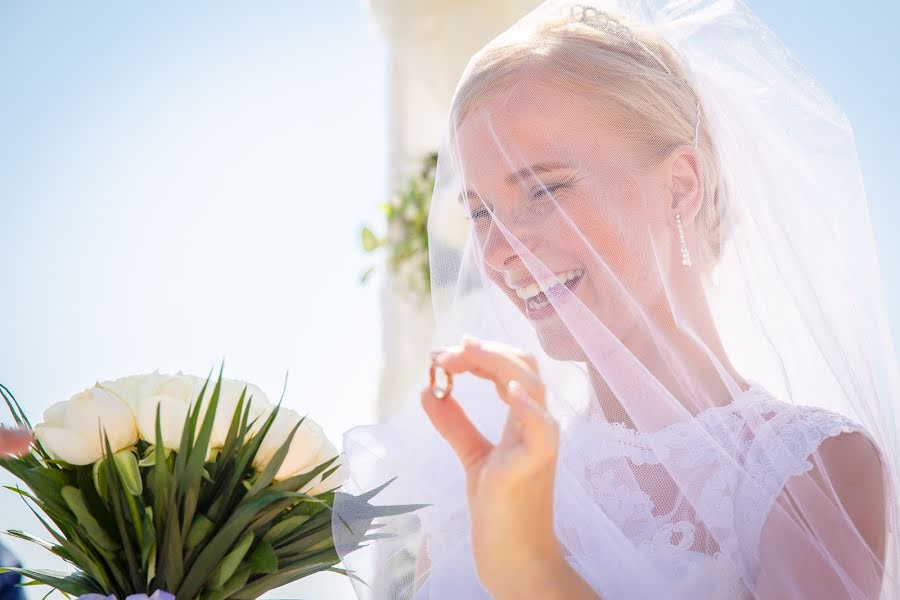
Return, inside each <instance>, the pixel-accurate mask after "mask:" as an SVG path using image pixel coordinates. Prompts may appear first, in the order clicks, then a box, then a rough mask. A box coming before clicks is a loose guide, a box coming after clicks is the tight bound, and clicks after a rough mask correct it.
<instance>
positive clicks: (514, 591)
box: [334, 0, 900, 599]
mask: <svg viewBox="0 0 900 600" xmlns="http://www.w3.org/2000/svg"><path fill="white" fill-rule="evenodd" d="M606 5H609V6H608V7H607V6H606ZM459 214H464V215H465V217H466V218H468V219H470V221H471V224H470V225H471V233H470V235H469V238H468V242H467V243H466V245H465V247H464V249H463V251H462V252H461V253H460V252H457V251H454V250H452V249H451V248H452V247H451V246H449V245H447V244H446V243H444V241H443V239H442V235H443V232H444V231H445V230H446V229H447V228H448V227H449V225H448V224H449V223H452V221H453V219H455V218H458V216H459ZM867 218H868V217H867V214H866V201H865V195H864V192H863V188H862V182H861V179H860V174H859V167H858V164H857V161H856V156H855V150H854V146H853V141H852V135H851V133H850V127H849V124H848V123H847V121H846V118H845V117H844V115H843V114H842V113H841V112H840V110H839V109H838V108H837V107H836V106H835V105H834V104H833V103H832V102H831V101H830V100H829V98H828V97H827V96H826V95H825V94H824V93H823V92H822V91H821V90H820V89H819V88H818V87H817V85H816V84H815V82H814V81H813V80H812V79H811V78H810V77H809V76H808V75H807V74H806V73H805V72H804V71H803V70H802V68H801V67H800V66H799V65H797V64H796V62H795V61H794V60H793V59H792V58H791V57H790V55H789V54H788V53H787V52H786V51H785V50H784V48H783V47H782V46H781V45H780V44H779V43H778V42H777V40H776V39H775V38H774V36H773V35H772V34H771V33H769V32H768V30H766V29H765V27H764V26H763V25H762V24H761V23H759V21H758V20H756V18H755V17H754V16H753V15H752V14H751V13H749V12H748V11H747V9H746V8H744V7H742V6H740V5H736V4H734V3H732V2H727V1H725V0H703V1H698V2H681V1H672V2H669V3H657V2H654V1H652V0H622V1H621V2H608V3H604V7H603V8H600V7H596V6H583V5H571V4H569V3H566V2H553V1H551V2H547V3H545V4H544V5H542V6H541V7H539V8H538V9H537V10H535V11H533V12H532V13H530V14H529V15H527V16H526V17H525V18H523V19H522V20H521V21H519V22H518V23H517V24H516V25H514V26H513V27H512V28H511V29H510V30H508V31H507V32H505V33H504V34H502V35H501V36H499V37H498V38H496V39H495V40H493V41H492V42H491V43H490V44H489V45H488V46H487V47H485V48H484V49H483V50H481V51H480V52H479V53H478V54H476V55H475V56H474V57H473V58H472V60H471V62H470V63H469V65H468V67H467V69H466V72H465V73H464V75H463V78H462V80H461V81H460V83H459V86H458V88H457V90H456V93H455V95H454V99H453V104H452V108H451V111H450V115H449V124H448V130H447V135H446V138H445V140H444V144H443V146H442V149H441V152H440V154H439V162H438V176H437V183H436V189H435V194H434V199H433V204H432V214H431V217H430V221H429V231H430V236H431V242H432V243H431V247H432V256H431V259H432V277H433V294H434V306H435V311H436V316H437V319H438V321H437V325H438V338H439V340H440V341H441V342H444V343H445V345H443V346H440V347H438V348H436V349H435V351H434V352H433V354H432V357H431V359H432V361H433V362H434V364H435V365H436V366H437V367H439V368H442V369H444V370H445V371H446V372H447V373H449V374H451V375H453V376H455V381H454V384H453V390H452V394H450V395H448V396H446V397H439V396H440V395H435V393H434V390H433V389H432V388H430V387H426V388H425V389H424V390H423V391H422V393H421V402H415V403H411V404H410V405H409V406H408V407H407V409H406V410H405V412H403V413H402V414H401V415H399V416H398V417H396V418H395V419H394V420H393V421H392V422H391V423H389V424H386V425H382V426H372V427H360V428H357V429H354V430H351V431H350V432H349V433H348V434H347V436H346V437H345V441H344V451H345V454H346V456H347V462H348V464H349V466H350V467H351V473H352V480H351V482H350V483H349V484H348V486H349V487H350V488H351V491H352V487H353V486H354V485H355V486H357V487H359V488H361V489H367V488H369V487H372V486H373V485H374V484H380V483H383V482H384V481H386V480H387V479H389V478H390V477H392V476H395V475H396V476H397V479H396V480H395V481H394V482H392V484H391V485H390V486H388V487H387V488H386V489H385V490H384V492H382V494H383V496H384V500H385V502H390V501H400V502H422V503H426V504H428V505H429V506H427V507H426V508H423V509H421V510H420V511H419V512H418V513H417V515H418V518H417V519H415V520H414V521H413V522H410V521H409V520H400V519H396V520H392V519H390V518H385V519H384V520H383V522H381V523H379V524H378V526H379V527H380V529H376V531H377V532H379V534H378V535H375V536H373V537H372V539H373V540H374V542H373V543H372V544H370V545H369V546H368V547H367V548H366V549H365V550H361V551H358V552H356V553H352V554H349V555H346V556H344V561H345V564H347V566H348V567H349V568H351V569H354V568H357V565H363V566H364V564H365V560H364V559H363V558H362V556H364V555H365V554H366V553H367V552H368V553H369V554H371V555H372V556H374V557H375V563H374V564H375V565H376V571H377V572H376V573H375V575H377V577H374V578H373V579H372V580H371V581H372V587H371V588H370V589H367V590H366V589H364V588H362V587H361V588H360V594H361V595H368V594H374V596H376V597H386V598H401V597H402V598H406V597H415V598H429V599H431V598H454V599H462V598H465V599H468V598H487V597H493V598H497V599H506V598H547V599H553V598H560V599H562V598H565V599H588V598H591V599H595V598H603V599H617V598H663V597H664V598H692V599H693V598H739V597H748V598H878V597H883V598H894V597H897V593H898V592H897V589H898V581H897V575H898V571H897V560H898V553H897V550H898V538H897V536H896V533H895V532H894V530H893V527H894V526H895V524H896V517H897V503H896V499H895V497H894V495H893V494H894V487H895V486H896V482H897V463H896V461H897V457H898V454H897V436H896V432H897V416H896V413H895V409H894V406H893V404H892V403H893V402H895V401H896V400H897V398H898V397H900V396H898V374H897V365H896V359H895V358H894V355H893V349H892V347H891V344H890V340H889V339H886V338H885V337H884V336H885V335H886V334H885V333H884V331H886V330H887V327H886V319H885V316H884V310H883V305H882V301H881V297H880V289H879V284H878V279H877V262H876V259H875V257H874V252H873V249H872V235H871V231H870V226H869V223H868V221H867ZM463 333H466V334H469V335H466V336H463V335H462V334H463ZM346 508H347V510H345V511H344V513H343V517H345V520H346V522H348V523H352V522H353V519H352V516H353V515H352V513H351V512H350V510H351V509H350V508H349V507H346ZM336 514H342V504H341V502H340V500H339V501H338V502H337V506H336ZM334 531H335V536H336V539H338V538H340V537H341V536H342V535H346V533H345V532H344V533H342V531H344V530H342V527H341V525H338V523H337V520H336V521H335V527H334ZM338 546H339V547H340V546H341V544H340V540H338ZM348 547H349V546H348ZM360 573H363V571H360ZM364 578H365V577H364Z"/></svg>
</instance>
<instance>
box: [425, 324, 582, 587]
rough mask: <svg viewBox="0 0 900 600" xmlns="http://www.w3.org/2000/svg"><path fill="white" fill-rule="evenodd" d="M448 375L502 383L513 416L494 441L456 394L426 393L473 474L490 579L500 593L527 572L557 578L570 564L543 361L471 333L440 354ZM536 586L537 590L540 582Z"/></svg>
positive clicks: (477, 536)
mask: <svg viewBox="0 0 900 600" xmlns="http://www.w3.org/2000/svg"><path fill="white" fill-rule="evenodd" d="M433 359H434V360H435V362H436V364H437V365H439V366H441V367H443V368H444V369H445V370H446V371H447V372H448V373H451V374H459V373H464V372H468V373H472V374H474V375H476V376H478V377H482V378H485V379H489V380H491V381H493V382H494V385H495V387H496V389H497V394H498V396H499V398H500V399H501V400H502V401H503V402H506V403H507V404H508V405H509V414H508V417H507V420H506V424H505V426H504V429H503V433H502V435H501V439H500V441H499V443H498V444H496V445H494V444H492V443H491V442H490V441H488V440H487V439H486V438H485V437H484V436H483V435H482V434H481V432H480V431H478V429H477V428H476V427H475V425H474V424H473V423H472V422H471V420H469V418H468V417H467V416H466V414H465V412H464V411H463V409H462V407H461V406H460V405H459V403H458V402H457V400H456V399H455V398H454V397H453V396H452V395H451V396H447V397H445V398H443V399H438V398H436V397H435V396H434V395H433V394H432V393H431V390H430V389H427V388H426V389H425V390H423V392H422V404H423V407H424V409H425V411H426V413H427V414H428V416H429V418H430V419H431V422H432V423H433V424H434V426H435V428H436V429H437V430H438V432H439V433H440V434H441V435H442V436H443V437H444V438H445V439H446V440H447V442H448V443H449V444H450V445H451V446H452V447H453V450H454V451H455V452H456V454H457V456H458V457H459V460H460V462H461V463H462V465H463V467H464V469H465V472H466V481H467V495H468V502H469V509H470V512H471V517H472V546H473V551H474V554H475V562H476V565H477V568H478V574H479V577H480V578H481V580H482V583H484V584H485V586H486V587H487V588H488V589H489V590H491V591H492V592H493V593H494V594H495V596H496V597H502V596H506V595H511V594H512V593H513V591H512V590H511V589H510V582H509V581H508V579H509V575H510V574H511V573H513V574H515V576H516V577H517V578H519V581H518V583H517V584H516V585H520V584H521V583H524V582H522V581H521V580H522V579H523V573H529V574H533V575H534V576H536V577H551V576H552V575H551V573H553V572H555V571H554V570H555V569H557V568H559V567H561V566H562V565H564V564H565V562H564V560H563V557H562V551H561V548H560V546H559V543H558V542H557V539H556V535H555V533H554V531H553V481H554V476H555V472H556V458H557V448H558V443H559V428H558V425H557V423H556V421H555V420H554V419H553V418H552V417H551V416H550V414H549V413H548V412H547V410H546V407H545V398H544V385H543V383H542V382H541V379H540V376H539V374H538V369H537V362H536V361H535V360H534V358H533V357H531V356H529V355H528V354H526V353H524V352H522V351H520V350H517V349H515V348H512V347H510V346H506V345H504V344H500V343H497V342H488V341H478V340H475V339H472V338H466V339H465V340H464V341H463V343H462V344H461V345H460V346H454V347H449V348H445V349H442V350H438V351H436V352H435V353H433ZM532 589H533V588H532Z"/></svg>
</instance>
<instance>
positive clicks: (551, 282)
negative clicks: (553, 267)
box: [516, 269, 584, 308]
mask: <svg viewBox="0 0 900 600" xmlns="http://www.w3.org/2000/svg"><path fill="white" fill-rule="evenodd" d="M582 275H584V270H583V269H573V270H571V271H565V272H563V273H557V274H555V275H554V276H553V277H549V278H547V279H545V280H543V281H540V282H537V283H532V284H531V285H527V286H525V287H522V288H516V295H518V296H519V298H521V299H522V300H530V299H532V298H534V297H535V296H538V295H540V294H541V293H542V292H546V291H547V290H549V289H551V288H553V287H554V286H557V285H560V284H565V283H569V282H570V281H572V280H573V279H576V278H578V277H581V276H582ZM538 304H541V306H538ZM546 304H549V301H548V300H542V301H539V302H532V303H531V306H533V307H535V308H542V306H544V305H546Z"/></svg>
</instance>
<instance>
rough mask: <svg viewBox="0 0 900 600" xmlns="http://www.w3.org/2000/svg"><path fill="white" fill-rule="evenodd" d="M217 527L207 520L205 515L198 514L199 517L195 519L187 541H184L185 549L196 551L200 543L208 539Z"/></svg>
mask: <svg viewBox="0 0 900 600" xmlns="http://www.w3.org/2000/svg"><path fill="white" fill-rule="evenodd" d="M215 526H216V524H215V523H213V522H212V521H211V520H209V519H208V518H206V516H205V515H202V514H197V516H196V517H194V522H193V523H192V524H191V529H190V531H188V534H187V539H185V541H184V547H185V549H186V550H192V549H194V548H195V547H196V546H197V545H198V544H200V542H202V541H203V540H205V539H206V536H208V535H209V534H210V532H212V530H213V529H214V528H215Z"/></svg>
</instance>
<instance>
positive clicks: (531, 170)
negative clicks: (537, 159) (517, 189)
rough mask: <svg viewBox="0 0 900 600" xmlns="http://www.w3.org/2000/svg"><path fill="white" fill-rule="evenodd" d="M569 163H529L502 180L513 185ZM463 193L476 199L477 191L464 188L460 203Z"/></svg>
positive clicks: (459, 199)
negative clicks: (529, 164) (528, 165)
mask: <svg viewBox="0 0 900 600" xmlns="http://www.w3.org/2000/svg"><path fill="white" fill-rule="evenodd" d="M571 168H572V166H571V165H567V164H566V163H559V162H549V163H538V164H535V165H531V166H530V167H525V168H524V169H519V170H518V171H516V172H514V173H510V174H509V175H507V176H506V177H505V178H504V179H503V180H504V181H505V182H506V185H515V184H516V183H518V182H519V181H521V180H522V179H529V178H533V177H534V176H535V175H538V174H541V173H550V172H552V171H559V170H562V169H571ZM463 195H465V197H466V198H468V199H470V200H478V199H479V196H478V193H477V192H475V191H474V190H466V191H465V194H460V195H459V198H458V201H459V203H460V204H462V201H463Z"/></svg>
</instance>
